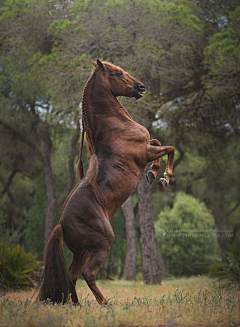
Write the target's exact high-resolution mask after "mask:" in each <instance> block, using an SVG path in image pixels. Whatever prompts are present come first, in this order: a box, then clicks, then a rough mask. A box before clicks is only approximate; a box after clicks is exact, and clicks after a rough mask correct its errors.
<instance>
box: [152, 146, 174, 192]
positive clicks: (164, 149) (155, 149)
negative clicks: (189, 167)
mask: <svg viewBox="0 0 240 327" xmlns="http://www.w3.org/2000/svg"><path fill="white" fill-rule="evenodd" d="M155 144H156V143H155ZM166 154H167V155H168V161H167V167H166V169H165V172H164V174H163V176H164V178H160V180H159V182H158V188H159V189H160V190H162V188H163V187H165V186H167V185H168V184H169V182H170V178H171V176H172V174H173V159H174V148H173V147H172V146H161V145H157V146H156V145H152V144H151V143H150V145H148V146H147V155H148V162H150V161H153V163H154V162H155V161H156V160H159V159H160V158H161V157H163V156H165V155H166Z"/></svg>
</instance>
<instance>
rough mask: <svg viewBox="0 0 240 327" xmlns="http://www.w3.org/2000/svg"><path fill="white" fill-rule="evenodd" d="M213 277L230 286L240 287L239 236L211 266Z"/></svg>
mask: <svg viewBox="0 0 240 327" xmlns="http://www.w3.org/2000/svg"><path fill="white" fill-rule="evenodd" d="M209 270H210V274H211V276H213V277H218V280H219V281H224V282H225V284H227V285H228V286H232V287H236V286H238V287H239V288H240V239H239V238H237V239H236V240H235V241H234V242H233V243H232V244H231V245H230V246H229V249H228V251H226V252H225V253H222V254H221V255H219V256H218V257H217V260H216V261H215V262H213V263H212V265H211V266H210V268H209Z"/></svg>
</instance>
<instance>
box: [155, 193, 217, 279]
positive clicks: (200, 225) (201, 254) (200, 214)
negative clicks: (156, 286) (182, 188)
mask: <svg viewBox="0 0 240 327" xmlns="http://www.w3.org/2000/svg"><path fill="white" fill-rule="evenodd" d="M155 228H156V234H157V240H158V242H159V246H160V249H161V252H162V255H163V259H164V264H165V271H166V273H168V274H171V275H174V276H183V275H186V276H190V275H196V274H201V273H205V272H206V271H207V267H206V264H205V263H204V262H206V261H207V259H208V255H210V254H213V253H215V252H216V251H217V249H218V245H217V240H216V238H214V236H213V233H214V218H213V216H212V214H211V213H210V212H209V210H208V209H207V208H206V206H205V205H204V204H203V203H201V202H199V201H198V200H197V199H195V198H194V197H192V196H190V195H187V194H185V193H178V194H177V196H176V198H175V201H174V204H173V208H172V209H170V208H165V209H164V211H163V212H162V213H160V214H159V219H158V221H157V222H156V225H155Z"/></svg>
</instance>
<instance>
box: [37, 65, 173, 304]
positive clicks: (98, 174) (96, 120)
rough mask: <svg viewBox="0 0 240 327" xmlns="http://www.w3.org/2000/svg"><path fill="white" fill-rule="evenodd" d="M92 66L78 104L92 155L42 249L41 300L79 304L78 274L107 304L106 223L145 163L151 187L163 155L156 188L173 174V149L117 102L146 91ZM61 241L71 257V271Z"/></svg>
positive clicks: (123, 75)
mask: <svg viewBox="0 0 240 327" xmlns="http://www.w3.org/2000/svg"><path fill="white" fill-rule="evenodd" d="M93 64H94V66H95V67H94V68H93V71H92V74H91V76H90V78H89V80H88V82H87V84H86V86H85V89H84V92H83V99H82V118H83V128H84V131H85V132H86V135H87V141H88V145H89V149H90V152H91V158H90V163H89V168H88V170H87V172H86V175H85V176H84V177H83V176H82V175H83V172H82V164H81V155H80V161H79V172H80V177H81V178H82V179H81V180H80V182H79V183H78V184H77V185H76V186H75V188H74V189H73V191H72V192H71V193H70V195H69V197H68V199H67V201H66V202H65V204H64V206H63V209H62V213H61V216H60V220H59V224H58V225H57V226H56V227H55V228H54V230H53V231H52V233H51V236H50V239H49V241H48V243H47V246H46V250H45V270H44V278H43V283H42V286H41V290H40V293H39V299H40V300H41V301H44V300H47V299H50V300H51V301H52V302H53V303H55V302H57V303H59V302H65V301H66V300H67V299H68V297H69V295H70V294H71V298H72V301H73V302H74V303H78V297H77V293H76V289H75V286H76V281H77V277H78V275H79V274H80V273H81V274H82V276H83V278H84V279H85V281H86V282H87V284H88V286H89V288H90V289H91V291H92V292H93V294H94V296H95V297H96V300H97V301H98V303H100V304H106V303H107V302H106V299H105V298H104V296H103V295H102V293H101V292H100V290H99V289H98V287H97V285H96V277H97V274H98V270H99V267H100V266H101V265H102V263H103V262H104V260H105V258H106V256H107V254H108V252H109V249H110V246H111V244H112V242H113V240H114V232H113V230H112V227H111V224H110V218H111V217H112V216H113V214H114V213H115V212H116V210H117V209H118V208H119V207H120V206H121V205H122V204H123V203H124V202H125V201H126V200H127V198H128V197H129V196H130V195H131V194H132V193H133V192H134V190H135V189H136V186H137V184H138V181H139V178H140V176H141V174H142V173H143V171H144V168H145V167H146V165H147V163H148V162H153V163H152V166H151V169H150V171H149V172H148V174H147V179H148V181H149V182H150V183H151V182H152V181H153V180H154V179H155V177H156V175H157V171H158V169H159V166H160V160H159V158H161V157H162V156H164V155H166V154H168V162H167V166H166V170H165V173H164V177H165V178H162V179H160V183H159V185H163V186H165V184H166V185H167V184H168V183H169V180H170V177H171V175H172V173H173V157H174V149H173V148H172V147H171V146H161V144H160V142H159V141H158V140H156V139H153V140H150V136H149V132H148V131H147V129H146V128H144V127H143V126H141V125H139V124H138V123H136V122H135V121H133V119H132V118H131V116H130V115H129V113H128V112H127V110H126V109H125V108H124V107H123V105H122V104H121V103H120V102H119V101H118V100H117V98H116V97H117V96H127V97H135V98H136V99H139V98H141V97H142V95H143V93H144V92H145V86H144V84H143V83H141V82H140V81H138V80H137V79H135V78H134V77H132V76H130V75H129V74H128V73H127V72H125V71H123V70H122V69H121V68H119V67H117V66H115V65H113V64H110V63H107V62H101V61H99V60H98V61H97V63H93ZM83 135H84V132H83ZM82 144H83V137H82ZM81 152H82V146H81V150H80V154H81ZM63 240H64V242H65V243H66V245H67V246H68V247H69V249H70V250H71V251H72V252H73V260H72V263H71V265H70V267H69V270H67V267H66V263H65V260H64V256H63V250H62V243H63Z"/></svg>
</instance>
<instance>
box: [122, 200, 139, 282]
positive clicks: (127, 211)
mask: <svg viewBox="0 0 240 327" xmlns="http://www.w3.org/2000/svg"><path fill="white" fill-rule="evenodd" d="M122 210H123V215H124V219H125V230H126V240H127V256H126V260H125V269H124V274H125V276H126V279H128V280H135V277H136V253H137V250H136V242H137V236H136V230H135V225H134V212H133V207H132V196H130V197H129V198H128V199H127V201H126V202H125V203H124V204H123V205H122Z"/></svg>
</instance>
